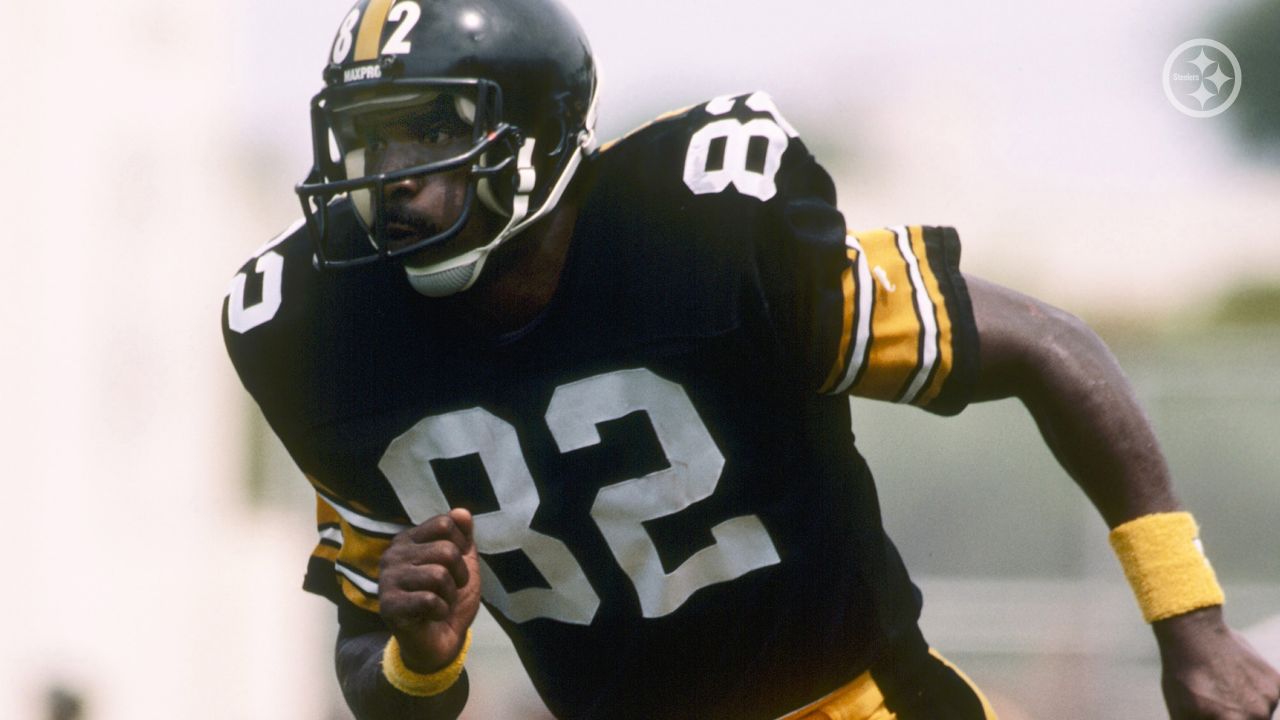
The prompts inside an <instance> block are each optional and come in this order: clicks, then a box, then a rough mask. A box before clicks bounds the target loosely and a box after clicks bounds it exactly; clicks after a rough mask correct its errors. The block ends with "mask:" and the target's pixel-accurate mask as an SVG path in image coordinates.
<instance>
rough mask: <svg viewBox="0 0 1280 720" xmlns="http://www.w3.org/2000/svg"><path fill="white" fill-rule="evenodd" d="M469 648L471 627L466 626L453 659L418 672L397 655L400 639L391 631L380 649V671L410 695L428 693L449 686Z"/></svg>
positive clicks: (442, 689)
mask: <svg viewBox="0 0 1280 720" xmlns="http://www.w3.org/2000/svg"><path fill="white" fill-rule="evenodd" d="M470 649H471V629H470V628H468V629H467V638H466V639H465V640H463V641H462V649H461V650H459V651H458V657H456V658H454V659H453V662H451V663H449V664H448V665H445V666H444V667H442V668H440V669H439V670H437V671H435V672H433V673H427V674H425V675H424V674H422V673H419V672H414V671H413V670H410V669H409V668H408V667H407V666H405V664H404V659H403V658H401V657H400V643H399V642H398V641H397V640H396V636H395V635H392V636H391V639H390V640H388V641H387V646H386V648H384V649H383V651H382V674H383V675H385V676H386V678H387V682H389V683H391V686H392V687H394V688H395V689H397V690H399V691H400V692H402V693H404V694H405V695H412V696H414V697H431V696H432V695H439V694H440V693H442V692H444V691H445V690H448V689H449V688H451V687H453V684H454V683H456V682H458V678H460V677H462V664H463V663H465V662H466V661H467V651H468V650H470Z"/></svg>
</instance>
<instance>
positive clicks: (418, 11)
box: [297, 0, 596, 296]
mask: <svg viewBox="0 0 1280 720" xmlns="http://www.w3.org/2000/svg"><path fill="white" fill-rule="evenodd" d="M397 20H398V22H395V21H397ZM379 23H381V27H379ZM366 24H370V25H369V27H372V28H373V29H368V28H367V27H366ZM379 29H380V30H381V36H377V37H375V36H374V35H368V37H372V38H373V39H374V40H376V41H377V42H376V43H374V42H373V41H371V40H367V39H366V34H367V33H375V32H377V31H378V30H379ZM374 45H381V47H382V52H381V53H376V54H374V53H371V52H370V50H369V48H371V47H374ZM332 59H333V60H334V62H333V63H332V64H330V65H329V66H328V67H327V68H326V70H325V73H324V75H325V80H326V82H327V87H326V88H325V89H323V90H322V91H321V92H320V93H318V94H317V95H316V96H315V98H313V99H312V103H311V120H312V149H313V153H314V162H313V165H312V169H311V172H310V174H309V175H308V176H307V179H306V180H305V181H304V182H302V183H301V184H299V185H298V188H297V192H298V195H299V199H300V200H301V203H302V207H303V212H304V214H305V216H306V220H307V224H308V228H309V231H310V233H311V236H312V239H313V241H314V244H315V249H316V263H317V265H319V266H321V267H324V268H343V267H349V266H353V265H361V264H365V263H370V262H376V261H379V260H399V261H400V262H402V263H403V264H404V265H405V269H406V271H407V272H408V275H409V280H410V282H411V283H412V284H413V285H414V286H415V287H416V288H417V289H418V290H419V291H420V292H423V293H424V294H427V295H433V296H434V295H448V294H451V293H454V292H459V291H461V290H465V289H466V288H467V287H470V286H471V284H472V283H474V282H475V279H476V277H478V275H479V273H480V270H481V269H482V267H483V265H484V260H485V258H486V257H487V256H488V254H489V252H490V251H492V250H493V249H494V248H496V247H497V246H498V245H499V244H501V243H502V242H504V241H505V240H507V239H509V238H510V237H512V236H514V235H515V234H517V233H519V232H520V231H521V230H523V229H524V228H526V227H527V226H528V225H529V224H531V223H532V222H533V221H535V220H537V219H538V218H540V217H542V216H543V215H544V214H546V213H547V212H549V211H550V210H551V209H552V208H553V207H554V206H555V204H556V203H557V202H558V201H559V199H560V196H561V194H562V193H563V191H564V189H565V187H566V186H567V184H568V181H569V179H570V178H571V177H572V175H573V173H574V171H575V170H576V168H577V166H578V164H579V162H580V161H581V159H582V156H583V154H584V153H586V152H588V151H590V150H591V149H592V147H593V145H594V132H593V130H594V128H593V125H594V101H595V89H596V79H595V67H594V61H593V59H592V57H591V53H590V48H589V46H588V45H587V42H586V38H585V37H584V36H583V34H582V31H581V29H580V28H579V27H578V25H577V23H576V22H575V21H574V20H573V18H572V17H571V16H570V15H569V14H568V12H567V11H565V10H564V9H563V8H562V7H560V6H559V5H558V4H556V2H555V0H434V1H433V2H432V3H431V4H430V5H427V4H425V3H423V4H420V3H418V2H416V1H415V0H399V2H396V3H394V4H392V3H391V2H387V1H386V0H361V2H359V3H358V4H357V5H356V7H355V8H353V9H352V11H351V12H350V13H349V14H348V15H347V19H346V20H344V22H343V24H342V26H341V28H340V29H339V33H338V37H337V38H336V39H335V42H334V46H333V53H332ZM388 134H389V135H391V136H393V138H394V139H397V140H399V141H402V142H406V141H407V142H413V141H418V142H419V143H420V145H421V146H422V148H421V151H420V152H419V151H414V152H413V153H411V157H412V161H411V162H403V161H401V162H399V163H397V164H385V166H384V163H381V162H380V161H379V160H378V153H379V151H380V148H381V146H382V144H383V143H385V142H386V141H387V137H386V136H387V135H388ZM442 173H451V174H453V176H454V177H464V178H465V196H464V198H463V201H462V206H461V209H460V210H459V211H458V212H457V213H456V215H454V216H453V217H451V218H450V219H449V220H448V221H445V222H442V223H440V226H439V227H435V228H432V230H433V232H432V233H430V234H429V235H428V236H426V237H414V238H411V239H405V238H403V237H401V238H400V239H399V241H397V242H392V241H391V239H392V234H390V233H388V232H387V229H388V228H387V221H388V217H390V216H392V215H393V214H394V213H393V210H394V208H392V211H389V205H388V195H389V193H388V191H387V189H388V188H389V187H391V186H393V185H395V184H396V183H398V182H401V181H404V180H406V179H409V178H419V179H424V178H426V177H428V176H431V175H436V174H442ZM391 194H393V193H391ZM344 196H345V197H346V198H347V199H349V201H350V202H351V203H352V205H353V206H354V209H355V211H356V212H355V214H356V216H357V219H358V221H359V223H360V225H361V229H362V230H363V231H364V234H365V235H366V236H367V237H366V238H364V239H362V240H360V241H359V242H353V240H352V238H351V237H350V233H346V234H345V235H344V234H343V233H340V232H338V231H337V230H336V229H335V228H336V225H337V223H335V222H333V221H332V218H331V213H332V211H333V207H334V205H335V204H336V202H338V201H340V200H341V199H343V197H344ZM477 201H479V202H481V203H483V205H484V206H485V207H486V208H487V209H488V211H489V213H490V214H491V215H492V216H493V219H496V220H497V222H496V224H497V225H498V226H499V227H501V229H500V230H497V231H496V232H495V233H494V234H493V236H492V237H487V238H484V239H482V240H481V241H480V243H479V247H475V245H476V243H474V242H468V243H465V244H464V245H463V246H460V247H458V248H457V249H456V252H452V253H451V252H449V250H452V249H453V248H452V246H451V245H450V241H451V240H453V239H454V238H456V237H457V236H458V235H459V234H461V233H462V232H463V231H464V229H466V228H467V227H468V223H470V222H472V221H473V220H474V219H475V217H476V216H477V214H478V213H477V208H476V207H475V205H476V203H477ZM479 212H480V213H484V212H485V211H484V210H480V211H479ZM450 214H451V215H453V213H452V212H451V213H450ZM489 224H491V225H492V224H494V223H489ZM401 234H402V235H403V233H401ZM468 246H470V247H468ZM434 247H439V248H441V249H439V250H436V251H433V252H432V253H430V254H429V255H430V256H431V257H432V258H435V260H433V261H431V262H430V263H427V264H425V265H421V264H416V263H419V261H420V258H421V255H420V253H422V251H424V250H425V249H427V248H434ZM446 249H449V250H446Z"/></svg>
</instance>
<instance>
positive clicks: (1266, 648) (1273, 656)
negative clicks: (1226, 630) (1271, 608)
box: [1244, 615, 1280, 668]
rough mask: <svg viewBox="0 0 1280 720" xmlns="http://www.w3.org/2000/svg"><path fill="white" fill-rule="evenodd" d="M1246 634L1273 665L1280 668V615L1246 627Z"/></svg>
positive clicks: (1256, 648) (1264, 657)
mask: <svg viewBox="0 0 1280 720" xmlns="http://www.w3.org/2000/svg"><path fill="white" fill-rule="evenodd" d="M1244 636H1245V638H1246V639H1248V641H1249V643H1250V644H1252V645H1253V648H1254V649H1255V650H1257V651H1258V654H1259V655H1261V656H1262V657H1263V659H1265V660H1266V661H1267V662H1269V663H1271V666H1272V667H1275V668H1280V615H1274V616H1272V617H1270V618H1267V619H1266V620H1263V621H1262V622H1260V623H1258V624H1256V625H1254V626H1252V627H1250V628H1248V629H1246V630H1245V631H1244Z"/></svg>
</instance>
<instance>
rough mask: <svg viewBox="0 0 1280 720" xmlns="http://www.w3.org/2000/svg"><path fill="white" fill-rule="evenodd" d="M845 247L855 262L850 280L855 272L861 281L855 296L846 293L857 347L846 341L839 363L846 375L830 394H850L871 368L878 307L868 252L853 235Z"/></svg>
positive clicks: (855, 283)
mask: <svg viewBox="0 0 1280 720" xmlns="http://www.w3.org/2000/svg"><path fill="white" fill-rule="evenodd" d="M845 244H846V245H848V246H849V260H850V261H852V263H853V265H852V267H851V268H850V269H849V271H848V275H847V277H848V279H849V280H850V281H853V274H854V273H855V272H856V273H857V276H858V277H857V280H856V281H853V287H852V288H851V290H852V293H849V292H846V295H845V321H844V322H845V327H846V328H848V329H849V332H850V335H851V338H852V340H853V347H852V348H851V349H850V348H848V347H846V345H845V343H844V342H843V338H842V340H841V343H840V356H839V357H838V358H837V360H836V362H837V363H840V364H843V366H844V368H845V372H844V377H843V378H842V379H841V380H840V384H838V385H836V387H835V388H834V389H833V390H831V391H830V392H832V393H843V392H847V391H848V390H849V388H850V387H851V386H852V385H853V384H854V383H856V382H858V380H859V377H860V376H861V375H862V374H863V369H864V368H866V367H867V360H868V357H869V353H870V350H871V340H872V337H871V320H872V317H873V316H874V314H875V304H876V303H875V286H874V285H873V284H872V282H871V270H870V268H869V266H868V264H867V253H866V251H865V250H863V249H862V244H861V243H860V242H858V238H857V236H855V235H854V234H853V233H848V234H847V235H846V236H845ZM846 289H847V290H848V289H849V288H846ZM832 372H833V374H835V373H836V372H838V370H837V369H836V368H833V369H832Z"/></svg>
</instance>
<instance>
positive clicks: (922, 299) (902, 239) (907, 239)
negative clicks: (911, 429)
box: [891, 226, 938, 403]
mask: <svg viewBox="0 0 1280 720" xmlns="http://www.w3.org/2000/svg"><path fill="white" fill-rule="evenodd" d="M891 230H892V231H893V233H894V234H895V235H897V236H898V250H899V251H901V253H902V257H903V258H904V259H905V260H906V261H907V270H908V274H909V277H910V278H911V286H912V288H913V289H914V290H915V298H916V310H917V311H918V313H919V315H920V340H921V348H920V359H919V360H920V362H919V366H918V367H917V368H916V374H915V377H913V378H912V379H911V385H910V386H908V387H907V391H906V392H905V393H903V395H902V399H901V400H900V402H904V403H910V402H915V400H916V398H917V397H919V395H920V393H921V391H923V390H924V386H925V383H926V382H927V381H928V380H929V376H930V375H932V374H933V366H934V365H935V364H936V363H937V362H938V320H937V317H936V316H935V315H934V312H935V310H934V307H933V300H932V298H930V297H929V288H927V287H926V286H925V284H924V277H923V276H922V275H921V273H920V260H919V259H918V258H917V257H916V254H915V251H914V250H913V249H912V247H911V232H910V230H908V229H907V228H906V227H902V226H899V227H895V228H891Z"/></svg>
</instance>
